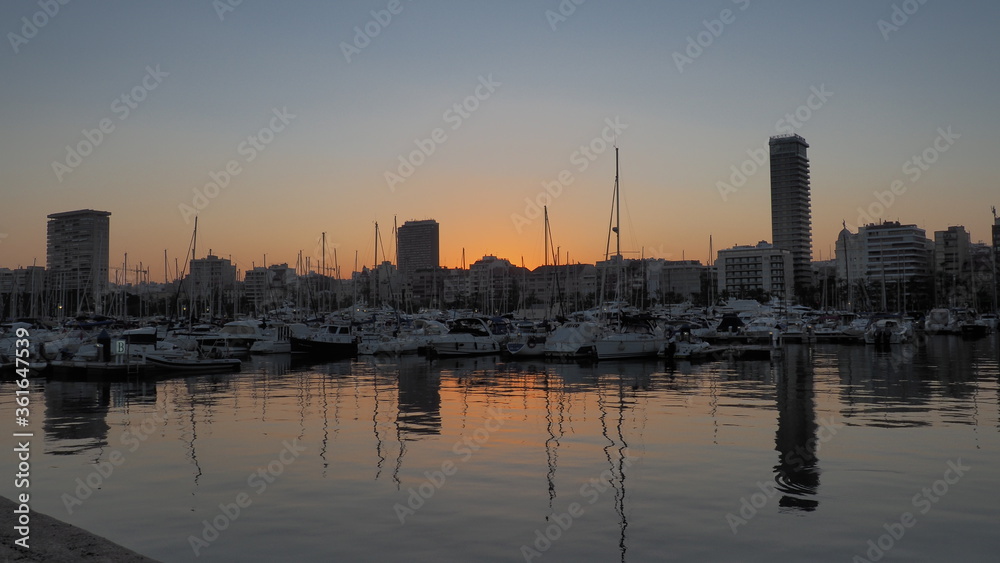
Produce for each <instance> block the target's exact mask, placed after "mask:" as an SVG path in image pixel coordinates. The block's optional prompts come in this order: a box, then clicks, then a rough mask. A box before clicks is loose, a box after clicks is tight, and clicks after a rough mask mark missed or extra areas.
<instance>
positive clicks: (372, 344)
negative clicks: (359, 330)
mask: <svg viewBox="0 0 1000 563" xmlns="http://www.w3.org/2000/svg"><path fill="white" fill-rule="evenodd" d="M418 347H419V340H418V339H416V338H413V337H412V336H411V335H410V334H409V333H399V332H397V334H383V333H374V332H367V333H364V334H362V335H361V337H360V339H359V340H358V354H361V355H374V354H387V355H390V356H398V355H400V354H412V353H416V352H417V348H418Z"/></svg>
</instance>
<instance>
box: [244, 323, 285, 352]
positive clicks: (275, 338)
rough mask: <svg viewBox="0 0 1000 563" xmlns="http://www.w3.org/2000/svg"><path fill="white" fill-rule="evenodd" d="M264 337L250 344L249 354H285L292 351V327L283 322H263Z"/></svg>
mask: <svg viewBox="0 0 1000 563" xmlns="http://www.w3.org/2000/svg"><path fill="white" fill-rule="evenodd" d="M265 325H266V326H263V327H261V333H262V334H263V335H264V338H262V339H260V340H255V341H254V342H253V344H251V345H250V353H251V354H287V353H289V352H291V351H292V329H291V327H289V326H288V325H286V324H284V323H265Z"/></svg>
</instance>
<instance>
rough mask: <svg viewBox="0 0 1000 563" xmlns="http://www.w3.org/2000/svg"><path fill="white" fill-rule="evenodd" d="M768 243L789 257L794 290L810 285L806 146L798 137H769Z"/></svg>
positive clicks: (810, 224) (810, 246) (809, 211)
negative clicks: (769, 219)
mask: <svg viewBox="0 0 1000 563" xmlns="http://www.w3.org/2000/svg"><path fill="white" fill-rule="evenodd" d="M768 145H769V146H770V147H771V243H772V244H773V245H774V247H775V248H779V249H781V250H787V251H788V252H789V253H790V254H791V255H792V270H793V273H794V275H793V278H794V280H795V287H796V288H801V287H803V286H806V285H809V284H810V283H811V282H812V267H811V262H812V213H811V207H810V194H809V157H808V154H807V149H808V148H809V143H807V142H806V140H805V139H803V138H802V137H800V136H798V135H794V134H792V135H780V136H776V137H771V139H770V141H769V142H768Z"/></svg>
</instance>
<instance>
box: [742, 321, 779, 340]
mask: <svg viewBox="0 0 1000 563" xmlns="http://www.w3.org/2000/svg"><path fill="white" fill-rule="evenodd" d="M743 335H744V336H748V337H751V338H768V339H770V338H774V337H777V336H781V329H780V328H778V319H776V318H774V317H771V316H763V317H755V318H754V319H753V320H751V321H750V322H749V323H747V324H746V326H744V327H743Z"/></svg>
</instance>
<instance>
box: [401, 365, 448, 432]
mask: <svg viewBox="0 0 1000 563" xmlns="http://www.w3.org/2000/svg"><path fill="white" fill-rule="evenodd" d="M397 385H398V399H397V403H398V413H399V414H398V418H397V424H398V425H399V432H400V437H401V439H408V440H415V439H419V438H420V437H422V436H427V435H439V434H441V373H440V371H438V370H432V369H431V368H430V365H429V364H428V362H427V361H423V358H401V359H400V363H399V377H398V383H397Z"/></svg>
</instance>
